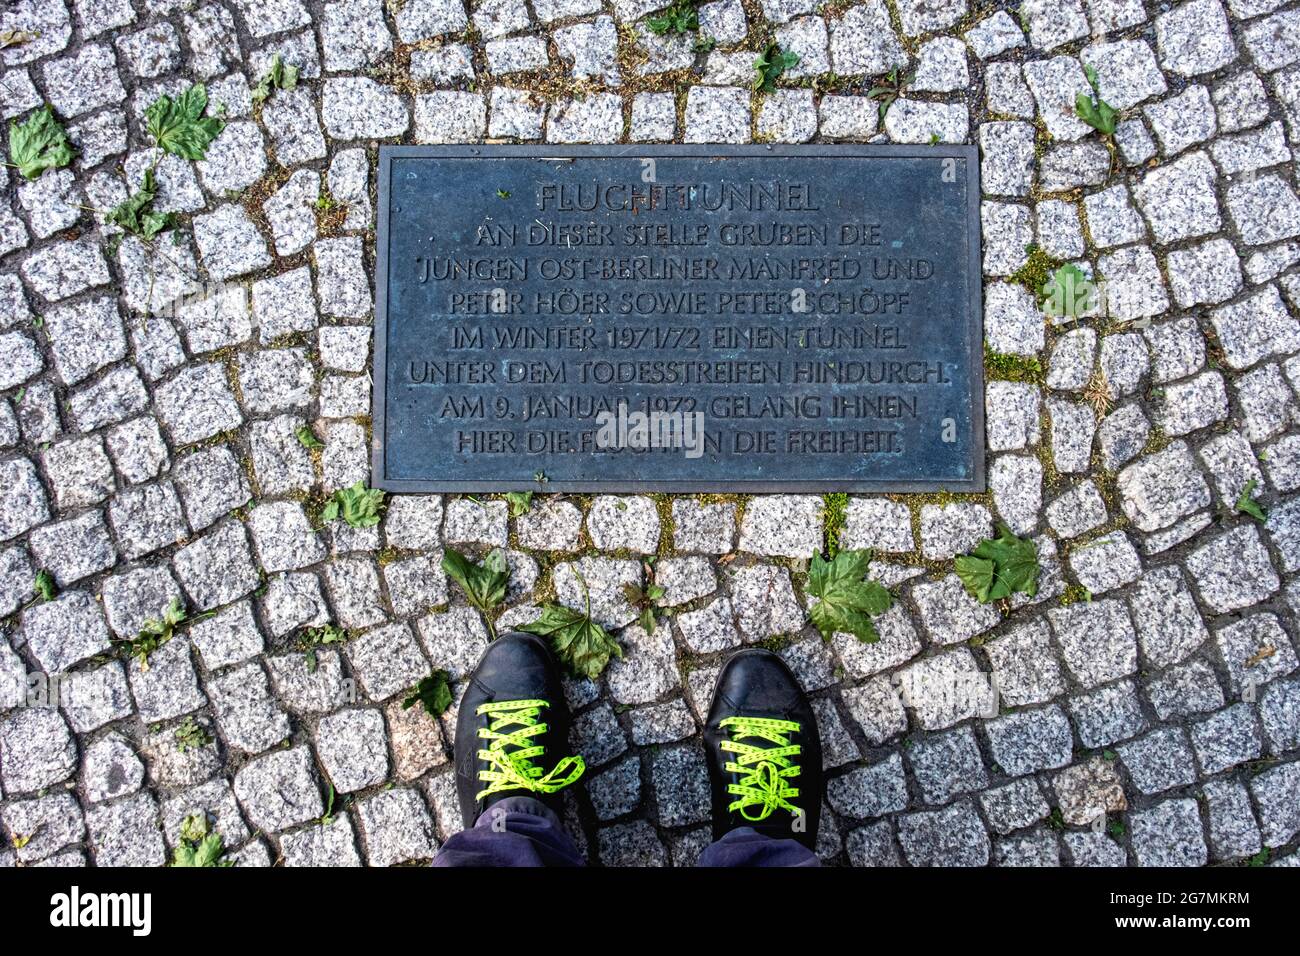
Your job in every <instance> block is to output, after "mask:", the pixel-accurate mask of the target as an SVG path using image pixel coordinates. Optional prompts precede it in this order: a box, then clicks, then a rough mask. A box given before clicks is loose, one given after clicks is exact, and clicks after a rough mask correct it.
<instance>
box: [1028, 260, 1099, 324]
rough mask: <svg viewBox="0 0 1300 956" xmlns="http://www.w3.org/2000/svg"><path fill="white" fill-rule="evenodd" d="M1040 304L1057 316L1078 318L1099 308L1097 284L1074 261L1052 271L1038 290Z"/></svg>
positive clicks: (1045, 310) (1046, 310) (1050, 313)
mask: <svg viewBox="0 0 1300 956" xmlns="http://www.w3.org/2000/svg"><path fill="white" fill-rule="evenodd" d="M1038 304H1039V307H1040V308H1042V310H1043V311H1044V312H1046V313H1047V314H1048V315H1050V316H1054V317H1056V318H1071V319H1078V318H1081V317H1083V316H1086V315H1090V314H1091V313H1092V312H1094V311H1095V310H1096V308H1097V304H1098V303H1097V285H1096V283H1094V282H1093V281H1092V280H1091V279H1089V278H1088V277H1087V276H1086V275H1084V274H1083V270H1082V269H1080V268H1079V267H1078V266H1076V265H1075V264H1074V263H1072V262H1067V263H1065V264H1064V265H1062V266H1061V267H1060V268H1058V269H1057V270H1056V271H1055V272H1053V273H1052V275H1051V277H1050V278H1049V279H1048V280H1047V281H1046V282H1044V283H1043V287H1042V288H1041V289H1039V290H1038Z"/></svg>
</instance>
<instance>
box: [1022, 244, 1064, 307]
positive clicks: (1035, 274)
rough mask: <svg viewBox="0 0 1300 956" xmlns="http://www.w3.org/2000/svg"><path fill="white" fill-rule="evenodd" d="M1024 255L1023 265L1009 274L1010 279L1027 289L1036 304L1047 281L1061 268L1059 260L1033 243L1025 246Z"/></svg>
mask: <svg viewBox="0 0 1300 956" xmlns="http://www.w3.org/2000/svg"><path fill="white" fill-rule="evenodd" d="M1025 255H1026V256H1028V258H1027V259H1026V260H1025V264H1024V265H1023V266H1021V267H1020V268H1019V269H1017V270H1016V271H1015V272H1013V273H1011V276H1010V279H1011V281H1012V282H1017V283H1019V284H1020V285H1022V286H1024V287H1025V288H1026V289H1028V290H1029V294H1030V295H1032V296H1033V297H1034V301H1035V302H1037V301H1038V298H1039V296H1040V294H1041V292H1042V288H1043V286H1044V285H1046V284H1047V280H1048V279H1050V278H1051V277H1052V273H1053V272H1055V271H1056V270H1057V269H1059V268H1061V260H1060V259H1057V258H1056V257H1055V256H1050V255H1048V254H1047V253H1046V252H1044V251H1043V249H1042V247H1041V246H1039V245H1038V244H1037V243H1035V242H1031V243H1029V245H1027V246H1025Z"/></svg>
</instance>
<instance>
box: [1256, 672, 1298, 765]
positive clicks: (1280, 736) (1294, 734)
mask: <svg viewBox="0 0 1300 956" xmlns="http://www.w3.org/2000/svg"><path fill="white" fill-rule="evenodd" d="M1259 716H1260V721H1261V723H1262V724H1263V725H1264V734H1265V736H1266V737H1267V738H1268V745H1269V751H1270V753H1282V752H1283V751H1287V750H1292V749H1294V748H1295V747H1296V746H1297V745H1298V744H1300V681H1297V680H1288V681H1274V682H1273V683H1271V684H1270V685H1269V686H1268V688H1267V689H1266V690H1265V691H1264V694H1263V696H1262V697H1261V698H1260V702H1259Z"/></svg>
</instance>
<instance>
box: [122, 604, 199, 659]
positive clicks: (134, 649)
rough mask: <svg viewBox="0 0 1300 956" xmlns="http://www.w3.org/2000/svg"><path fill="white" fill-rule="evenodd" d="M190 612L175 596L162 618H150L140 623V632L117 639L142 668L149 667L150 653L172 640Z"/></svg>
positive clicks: (127, 653)
mask: <svg viewBox="0 0 1300 956" xmlns="http://www.w3.org/2000/svg"><path fill="white" fill-rule="evenodd" d="M186 617H188V614H187V613H186V611H185V606H184V605H183V604H181V599H180V598H178V597H174V598H172V599H171V601H169V602H168V604H167V607H166V608H164V609H163V613H162V617H161V618H149V619H148V620H146V621H145V622H144V623H143V624H142V625H140V632H139V633H138V634H137V635H136V636H135V637H134V638H130V639H127V640H120V641H115V642H114V643H116V644H118V645H119V646H120V647H121V648H122V650H123V651H124V653H125V654H126V655H127V656H128V657H134V658H135V659H136V660H137V661H139V663H140V669H141V670H142V671H147V670H148V669H149V655H150V654H152V653H153V652H154V651H156V650H158V648H160V647H162V646H163V645H164V644H166V643H167V642H168V641H170V640H171V639H172V637H173V635H174V634H175V633H176V628H177V627H178V626H179V625H180V624H182V623H184V621H185V619H186Z"/></svg>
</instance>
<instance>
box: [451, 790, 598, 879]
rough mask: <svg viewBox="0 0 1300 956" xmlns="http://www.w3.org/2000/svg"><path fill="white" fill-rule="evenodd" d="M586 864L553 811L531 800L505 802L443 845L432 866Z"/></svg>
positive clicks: (505, 799) (486, 812) (517, 799)
mask: <svg viewBox="0 0 1300 956" xmlns="http://www.w3.org/2000/svg"><path fill="white" fill-rule="evenodd" d="M586 862H587V861H586V860H584V859H583V858H582V854H580V853H579V852H578V848H577V847H576V846H574V844H573V840H572V839H571V838H570V837H569V835H568V834H567V833H565V832H564V826H563V824H561V823H560V818H559V817H557V816H556V815H555V814H554V813H553V812H552V811H551V809H550V808H549V807H547V806H546V805H545V804H543V803H541V802H540V801H538V800H534V799H533V798H532V797H505V798H504V799H502V800H499V801H497V802H496V803H494V804H492V806H490V807H488V809H487V810H486V811H485V812H484V813H483V815H482V816H480V817H479V818H478V820H477V821H475V823H474V826H473V827H472V828H471V829H468V830H462V831H461V832H460V833H457V834H456V835H455V836H453V837H452V838H451V839H450V840H448V841H447V842H446V843H444V844H443V845H442V849H441V850H439V851H438V855H437V856H436V857H434V858H433V865H434V866H585V865H586Z"/></svg>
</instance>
